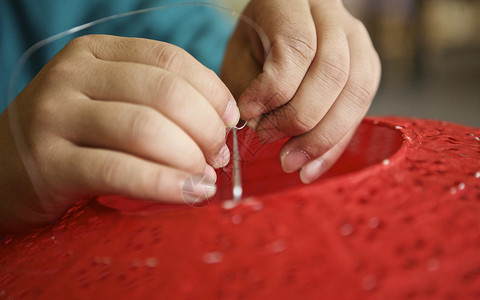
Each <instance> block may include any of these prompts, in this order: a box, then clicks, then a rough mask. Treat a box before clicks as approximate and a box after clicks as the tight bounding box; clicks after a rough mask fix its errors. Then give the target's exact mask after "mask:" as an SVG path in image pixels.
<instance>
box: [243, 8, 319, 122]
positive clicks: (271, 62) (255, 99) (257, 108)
mask: <svg viewBox="0 0 480 300" xmlns="http://www.w3.org/2000/svg"><path fill="white" fill-rule="evenodd" d="M246 13H247V14H251V15H252V18H253V20H254V21H256V22H257V23H258V25H259V27H260V28H262V29H263V30H264V31H265V33H266V35H267V37H268V38H269V40H270V43H271V48H270V49H265V50H266V51H267V53H268V54H267V56H266V59H265V62H264V65H263V71H262V73H261V74H260V75H259V76H258V77H257V78H256V79H254V80H253V81H252V83H251V84H250V85H249V86H248V87H247V89H246V90H245V92H244V93H243V94H242V96H241V97H240V99H239V108H240V111H241V115H242V117H243V118H244V119H252V118H255V117H257V116H259V115H261V114H263V113H266V112H268V111H271V110H273V109H275V108H277V107H279V106H281V105H283V104H285V103H287V102H288V101H290V99H291V98H292V97H293V96H294V94H295V92H296V90H297V87H298V86H299V85H300V83H301V82H302V80H303V78H304V76H305V74H306V72H307V70H308V68H309V66H310V63H311V62H312V60H313V58H314V56H315V52H316V34H315V26H314V23H313V19H312V17H311V13H310V7H309V4H308V1H277V2H273V1H263V2H261V1H258V2H256V3H255V4H254V5H251V6H249V7H248V8H247V11H246ZM273 16H274V17H273Z"/></svg>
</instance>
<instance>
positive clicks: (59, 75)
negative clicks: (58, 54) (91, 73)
mask: <svg viewBox="0 0 480 300" xmlns="http://www.w3.org/2000/svg"><path fill="white" fill-rule="evenodd" d="M74 72H75V67H74V65H73V64H70V63H68V62H65V61H62V60H53V61H51V62H50V63H49V64H48V67H47V68H46V69H45V71H44V72H41V79H42V81H43V83H44V84H49V85H53V86H57V85H58V82H60V81H61V80H62V81H64V80H65V78H70V77H72V74H73V73H74Z"/></svg>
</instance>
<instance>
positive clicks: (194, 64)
mask: <svg viewBox="0 0 480 300" xmlns="http://www.w3.org/2000/svg"><path fill="white" fill-rule="evenodd" d="M73 44H74V45H79V46H80V47H83V48H85V49H86V50H87V53H89V54H90V55H93V57H94V58H95V59H99V60H106V61H112V62H131V63H137V64H144V65H149V66H154V67H157V68H161V69H164V70H167V71H168V72H171V73H173V74H175V75H177V76H179V77H181V78H182V79H184V80H185V81H187V82H188V83H189V84H191V85H192V86H193V87H194V88H195V89H196V90H197V91H198V92H199V93H200V94H202V95H203V96H204V97H205V99H207V100H208V101H209V102H210V104H211V105H212V106H213V107H214V108H215V110H216V111H217V113H218V115H219V116H220V117H221V118H222V119H223V120H224V122H225V125H226V126H228V127H232V126H234V125H236V124H237V123H238V119H239V118H240V114H239V112H238V108H237V106H236V102H235V99H234V98H233V96H232V94H231V93H230V91H229V90H228V88H227V87H226V86H225V84H224V83H223V82H222V81H221V80H220V78H218V76H217V75H216V74H215V73H214V72H213V71H212V70H210V69H208V68H207V67H205V66H204V65H202V64H201V63H200V62H199V61H197V60H196V59H195V58H194V57H193V56H192V55H190V54H189V53H187V52H186V51H185V50H183V49H181V48H179V47H176V46H174V45H171V44H168V43H164V42H159V41H154V40H148V39H140V38H125V37H115V36H107V35H89V36H84V37H81V38H78V39H76V40H74V42H73ZM149 74H150V72H149ZM121 75H124V74H123V73H121V74H119V75H118V76H121ZM118 76H117V77H118ZM143 78H145V76H143ZM102 79H107V78H102ZM100 98H102V99H108V97H100Z"/></svg>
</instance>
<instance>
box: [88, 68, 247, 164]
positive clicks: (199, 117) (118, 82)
mask: <svg viewBox="0 0 480 300" xmlns="http://www.w3.org/2000/svg"><path fill="white" fill-rule="evenodd" d="M93 73H94V74H96V76H95V77H92V78H90V79H86V85H85V87H84V90H85V93H86V94H87V95H88V96H89V97H90V98H93V99H108V100H116V101H123V102H127V103H134V104H140V105H146V106H148V107H153V108H155V109H156V110H157V111H159V112H160V113H161V114H162V115H164V116H165V117H167V118H168V119H170V120H171V121H172V122H173V123H175V124H177V125H178V126H180V127H181V128H182V129H183V130H184V131H185V132H186V133H188V134H189V135H190V136H191V137H192V139H193V140H194V141H195V142H196V143H197V144H198V145H199V146H200V148H201V149H202V152H203V153H204V155H205V157H206V159H207V160H208V162H209V163H210V164H212V165H213V166H214V167H216V168H220V167H223V166H224V165H226V164H227V163H228V161H229V151H228V149H227V148H226V146H225V134H226V130H225V124H224V122H223V121H222V119H221V118H220V116H219V115H218V113H217V112H216V111H215V109H214V108H213V106H212V105H211V104H210V103H209V102H208V101H207V100H206V99H205V98H204V97H203V96H202V95H201V94H200V93H199V92H198V91H197V90H196V89H195V88H193V87H192V86H191V85H190V84H188V83H187V82H186V81H185V80H183V79H182V78H181V77H179V76H177V75H175V74H173V73H170V72H168V71H165V70H163V69H160V68H155V67H151V66H147V65H140V64H133V63H113V62H107V61H103V62H99V63H97V64H95V66H94V67H93ZM98 77H100V78H102V79H103V78H104V80H101V81H100V80H97V78H98ZM104 97H109V98H104ZM237 117H238V116H237ZM222 147H223V148H222Z"/></svg>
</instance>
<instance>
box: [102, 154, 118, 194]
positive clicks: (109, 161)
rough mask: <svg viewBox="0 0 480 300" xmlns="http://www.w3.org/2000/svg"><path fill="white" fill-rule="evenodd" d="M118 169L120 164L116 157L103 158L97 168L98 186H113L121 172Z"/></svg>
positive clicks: (110, 187)
mask: <svg viewBox="0 0 480 300" xmlns="http://www.w3.org/2000/svg"><path fill="white" fill-rule="evenodd" d="M120 171H121V170H120V164H119V162H118V161H116V159H114V158H112V157H109V158H106V159H105V160H103V161H102V163H100V165H99V168H98V181H99V186H102V187H105V188H106V189H112V188H115V186H116V184H117V183H118V176H119V175H120V174H122V173H121V172H120Z"/></svg>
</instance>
